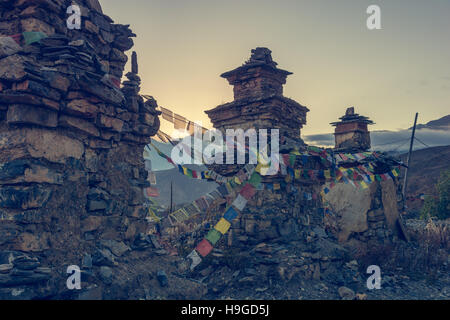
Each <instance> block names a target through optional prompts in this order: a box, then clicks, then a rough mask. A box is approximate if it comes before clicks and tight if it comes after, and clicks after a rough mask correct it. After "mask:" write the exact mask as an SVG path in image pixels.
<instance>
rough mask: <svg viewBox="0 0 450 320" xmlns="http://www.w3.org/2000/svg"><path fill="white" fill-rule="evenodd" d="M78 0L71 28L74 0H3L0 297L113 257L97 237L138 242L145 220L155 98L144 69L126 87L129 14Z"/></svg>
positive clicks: (60, 284)
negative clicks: (109, 12)
mask: <svg viewBox="0 0 450 320" xmlns="http://www.w3.org/2000/svg"><path fill="white" fill-rule="evenodd" d="M77 3H78V4H79V5H80V6H81V12H82V17H81V18H82V19H81V21H82V24H81V29H80V30H69V29H68V28H67V26H66V19H67V17H68V16H69V15H68V14H67V13H66V10H67V7H68V6H69V5H70V1H62V0H40V1H27V0H9V1H8V0H3V1H0V10H1V11H0V19H1V20H0V37H2V38H0V39H1V43H0V234H1V237H0V298H2V297H4V298H10V297H11V292H13V290H14V287H17V286H26V285H30V284H31V285H32V284H38V283H41V282H43V281H45V280H48V279H50V278H51V281H54V282H55V283H54V284H53V285H49V286H47V287H45V288H41V287H39V286H34V287H33V288H32V289H30V290H31V291H29V290H28V289H27V290H28V291H27V290H25V289H23V290H25V292H27V294H28V296H27V297H33V296H39V297H40V298H42V297H45V296H46V295H49V296H52V295H55V294H58V292H60V291H64V290H65V288H64V286H65V285H64V284H65V280H64V279H65V278H66V277H67V276H66V275H65V272H66V270H65V268H66V267H67V265H72V264H75V265H80V266H81V262H82V258H83V255H84V253H92V254H93V256H94V264H95V263H96V261H95V260H96V259H97V260H98V261H100V260H102V259H103V260H105V259H106V260H107V258H108V257H107V256H108V254H111V252H109V253H108V252H107V251H102V250H103V249H102V250H100V249H98V244H99V241H100V240H103V241H105V240H114V241H116V242H120V243H121V244H123V245H125V244H128V245H130V244H131V243H132V241H133V240H134V238H135V237H136V236H137V235H138V234H139V233H145V232H146V230H147V228H148V224H147V221H146V220H145V217H146V211H145V210H144V208H143V207H142V203H143V192H142V189H143V188H144V187H145V186H147V184H148V182H147V181H146V178H147V171H146V170H145V168H144V163H143V158H142V152H143V147H144V146H145V144H146V143H147V142H148V141H149V137H150V136H152V135H154V134H155V133H156V131H157V130H158V128H159V120H158V114H159V112H158V111H156V109H155V108H156V107H157V105H156V101H154V100H149V101H147V102H146V103H144V100H143V99H142V98H141V97H140V96H139V95H138V93H139V85H140V79H139V77H138V75H137V74H136V73H137V70H133V72H130V73H128V74H127V78H128V81H125V82H124V83H123V86H122V87H120V79H121V77H122V74H123V70H124V66H125V64H126V62H127V56H126V55H125V53H124V52H125V51H127V50H129V49H130V48H131V47H132V46H133V41H132V39H131V37H133V36H134V34H133V33H132V32H131V30H130V29H129V28H128V26H124V25H118V24H114V23H113V21H112V20H111V19H110V18H109V17H108V16H106V15H104V14H103V13H102V10H101V7H100V5H99V3H98V1H97V0H83V1H77ZM37 31H40V32H43V33H44V34H45V35H42V34H39V33H26V32H37ZM24 32H25V33H24ZM10 36H13V37H12V38H11V37H10ZM45 36H46V37H45ZM42 37H44V38H43V39H40V38H42ZM11 39H14V41H16V45H14V42H11ZM39 39H40V41H39ZM134 69H137V67H135V68H134ZM96 257H97V258H96ZM98 261H97V262H98ZM98 265H101V261H100V262H98ZM58 280H60V281H58ZM23 290H22V291H20V292H24V291H23ZM14 292H17V291H14Z"/></svg>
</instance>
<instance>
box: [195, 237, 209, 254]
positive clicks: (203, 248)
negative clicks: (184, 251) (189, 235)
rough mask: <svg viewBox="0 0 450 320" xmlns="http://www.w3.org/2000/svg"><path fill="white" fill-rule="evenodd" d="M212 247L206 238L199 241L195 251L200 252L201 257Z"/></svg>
mask: <svg viewBox="0 0 450 320" xmlns="http://www.w3.org/2000/svg"><path fill="white" fill-rule="evenodd" d="M212 249H213V247H212V245H211V244H210V243H209V242H208V240H206V239H203V240H202V241H200V243H199V244H198V245H197V248H195V250H197V252H198V253H200V255H201V256H202V257H206V256H207V255H208V254H209V253H210V252H211V251H212Z"/></svg>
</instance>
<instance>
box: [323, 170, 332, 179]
mask: <svg viewBox="0 0 450 320" xmlns="http://www.w3.org/2000/svg"><path fill="white" fill-rule="evenodd" d="M324 175H325V178H327V179H330V178H331V174H330V170H325V171H324Z"/></svg>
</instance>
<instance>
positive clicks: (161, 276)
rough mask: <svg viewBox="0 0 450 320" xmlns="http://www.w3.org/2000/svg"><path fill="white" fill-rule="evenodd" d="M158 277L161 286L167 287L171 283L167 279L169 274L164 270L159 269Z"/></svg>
mask: <svg viewBox="0 0 450 320" xmlns="http://www.w3.org/2000/svg"><path fill="white" fill-rule="evenodd" d="M156 277H157V279H158V281H159V285H160V286H161V287H167V286H168V285H169V280H168V279H167V274H166V272H165V271H164V270H160V271H158V273H157V275H156Z"/></svg>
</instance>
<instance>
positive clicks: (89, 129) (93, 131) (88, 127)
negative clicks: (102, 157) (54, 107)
mask: <svg viewBox="0 0 450 320" xmlns="http://www.w3.org/2000/svg"><path fill="white" fill-rule="evenodd" d="M59 124H60V125H61V126H62V127H66V128H72V129H77V130H80V131H83V132H84V133H87V134H89V135H91V136H94V137H98V136H100V132H99V131H98V129H97V128H96V127H95V125H94V124H93V123H92V122H89V121H86V120H82V119H80V118H75V117H70V116H61V117H59Z"/></svg>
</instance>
